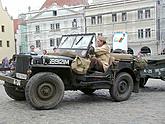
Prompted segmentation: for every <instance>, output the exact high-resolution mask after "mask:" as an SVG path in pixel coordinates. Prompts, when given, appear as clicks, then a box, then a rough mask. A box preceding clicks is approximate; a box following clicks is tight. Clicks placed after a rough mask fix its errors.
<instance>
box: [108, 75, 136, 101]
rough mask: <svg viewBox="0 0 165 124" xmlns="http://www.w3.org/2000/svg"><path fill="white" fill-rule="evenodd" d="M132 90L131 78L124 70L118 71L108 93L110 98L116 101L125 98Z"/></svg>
mask: <svg viewBox="0 0 165 124" xmlns="http://www.w3.org/2000/svg"><path fill="white" fill-rule="evenodd" d="M132 90H133V79H132V77H131V76H130V75H129V74H128V73H125V72H122V73H119V74H118V75H117V77H116V79H115V82H114V84H113V86H112V88H111V89H110V94H111V96H112V98H113V99H114V100H115V101H117V102H120V101H124V100H127V99H128V98H129V97H130V96H131V93H132Z"/></svg>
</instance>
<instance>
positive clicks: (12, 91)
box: [3, 72, 25, 101]
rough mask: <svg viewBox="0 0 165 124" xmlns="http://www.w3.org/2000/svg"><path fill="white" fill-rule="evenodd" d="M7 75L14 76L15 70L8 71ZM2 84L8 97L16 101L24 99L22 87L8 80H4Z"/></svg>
mask: <svg viewBox="0 0 165 124" xmlns="http://www.w3.org/2000/svg"><path fill="white" fill-rule="evenodd" d="M8 76H10V77H15V72H11V73H9V74H8ZM3 86H4V88H5V91H6V93H7V95H8V96H9V97H10V98H12V99H14V100H18V101H21V100H25V91H24V89H23V88H20V87H18V86H16V85H13V84H10V83H8V82H5V83H4V85H3Z"/></svg>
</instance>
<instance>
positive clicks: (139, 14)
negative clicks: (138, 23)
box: [138, 10, 143, 19]
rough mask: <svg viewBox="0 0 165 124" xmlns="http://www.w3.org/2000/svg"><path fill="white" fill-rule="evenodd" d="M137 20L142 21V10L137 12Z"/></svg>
mask: <svg viewBox="0 0 165 124" xmlns="http://www.w3.org/2000/svg"><path fill="white" fill-rule="evenodd" d="M138 19H143V10H138Z"/></svg>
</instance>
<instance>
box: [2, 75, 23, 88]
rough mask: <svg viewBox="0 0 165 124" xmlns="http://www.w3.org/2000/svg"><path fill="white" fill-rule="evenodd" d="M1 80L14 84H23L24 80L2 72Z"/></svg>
mask: <svg viewBox="0 0 165 124" xmlns="http://www.w3.org/2000/svg"><path fill="white" fill-rule="evenodd" d="M0 80H3V81H5V82H8V83H11V84H13V85H17V86H21V84H22V82H24V81H23V80H19V79H15V78H12V77H9V76H6V75H2V74H0Z"/></svg>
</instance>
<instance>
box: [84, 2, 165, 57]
mask: <svg viewBox="0 0 165 124" xmlns="http://www.w3.org/2000/svg"><path fill="white" fill-rule="evenodd" d="M164 9H165V8H164V1H163V0H111V1H108V0H104V1H101V0H94V3H93V4H92V5H89V6H88V7H86V9H85V19H86V31H87V33H90V32H95V33H96V34H98V35H104V36H105V37H106V38H107V41H108V43H109V44H110V45H111V46H112V39H113V35H114V33H116V32H126V33H127V34H128V47H130V48H132V49H133V50H134V53H135V54H138V53H139V51H140V50H141V48H143V47H148V48H149V49H150V50H151V54H159V53H161V51H162V50H163V49H164V47H165V46H164V40H165V38H164V36H165V34H164V29H165V23H164V21H165V18H164V16H165V14H164V13H163V12H164Z"/></svg>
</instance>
